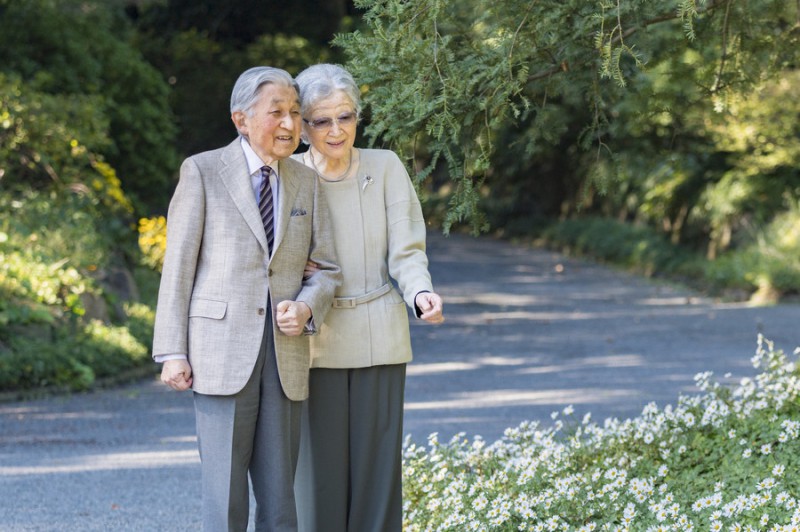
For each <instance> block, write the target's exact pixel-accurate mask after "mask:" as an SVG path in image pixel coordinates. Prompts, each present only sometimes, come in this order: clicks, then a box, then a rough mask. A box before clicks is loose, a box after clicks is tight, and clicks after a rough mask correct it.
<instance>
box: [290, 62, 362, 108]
mask: <svg viewBox="0 0 800 532" xmlns="http://www.w3.org/2000/svg"><path fill="white" fill-rule="evenodd" d="M296 80H297V84H298V85H299V86H300V112H301V113H302V114H303V116H304V117H307V116H308V113H309V112H310V111H311V109H312V108H313V107H314V106H315V105H316V104H317V103H319V102H320V101H321V100H324V99H325V98H328V97H330V96H331V95H333V93H334V92H336V91H337V90H340V91H343V92H344V93H345V94H346V95H347V97H348V98H350V101H351V102H353V107H354V110H355V112H356V114H359V115H360V114H361V93H360V91H359V90H358V85H356V82H355V80H354V79H353V76H351V75H350V73H349V72H348V71H347V70H345V69H344V68H342V67H341V66H339V65H332V64H327V63H323V64H319V65H314V66H310V67H308V68H307V69H305V70H303V71H302V72H300V74H298V75H297V78H296Z"/></svg>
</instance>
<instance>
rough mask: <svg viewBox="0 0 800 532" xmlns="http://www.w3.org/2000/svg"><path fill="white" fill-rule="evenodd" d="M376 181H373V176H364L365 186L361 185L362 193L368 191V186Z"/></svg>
mask: <svg viewBox="0 0 800 532" xmlns="http://www.w3.org/2000/svg"><path fill="white" fill-rule="evenodd" d="M374 181H375V180H374V179H372V176H370V175H366V176H364V184H363V185H361V190H362V192H363V191H364V190H366V189H367V185H371V184H372V183H373V182H374Z"/></svg>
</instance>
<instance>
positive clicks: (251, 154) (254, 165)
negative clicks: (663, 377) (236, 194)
mask: <svg viewBox="0 0 800 532" xmlns="http://www.w3.org/2000/svg"><path fill="white" fill-rule="evenodd" d="M241 139H242V151H244V158H245V159H246V160H247V169H248V171H249V172H250V175H253V174H255V173H256V172H260V171H261V167H262V166H264V161H262V160H261V157H259V156H258V155H256V152H255V151H254V150H253V147H252V146H250V143H249V142H248V141H247V139H246V138H244V137H241ZM272 169H273V170H275V173H276V174H277V173H278V168H277V163H276V164H274V165H272Z"/></svg>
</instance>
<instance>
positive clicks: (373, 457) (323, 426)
mask: <svg viewBox="0 0 800 532" xmlns="http://www.w3.org/2000/svg"><path fill="white" fill-rule="evenodd" d="M405 376H406V366H405V364H398V365H391V366H374V367H370V368H359V369H322V368H318V369H312V370H311V382H310V386H311V391H310V393H311V396H310V398H309V399H308V401H306V404H305V405H304V407H303V416H302V430H301V437H300V440H301V443H300V462H299V464H298V469H297V478H296V480H295V494H296V497H297V511H298V524H299V530H300V531H301V532H400V530H401V528H402V519H403V501H402V495H403V494H402V472H401V460H402V456H401V453H402V443H403V442H402V439H403V394H404V390H405Z"/></svg>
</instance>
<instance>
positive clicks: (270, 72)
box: [231, 66, 300, 114]
mask: <svg viewBox="0 0 800 532" xmlns="http://www.w3.org/2000/svg"><path fill="white" fill-rule="evenodd" d="M269 83H274V84H275V85H281V86H283V87H290V88H293V89H294V90H295V91H297V93H298V94H299V93H300V88H299V87H298V86H297V82H296V81H294V80H293V79H292V76H290V75H289V73H288V72H286V71H285V70H281V69H280V68H274V67H266V66H260V67H253V68H250V69H247V70H245V71H244V72H243V73H242V75H241V76H239V79H237V80H236V84H234V86H233V91H232V92H231V114H233V113H235V112H236V111H241V112H243V113H245V114H250V112H251V109H252V108H253V106H254V105H255V104H256V102H257V101H258V96H259V92H260V90H261V87H262V86H263V85H266V84H269Z"/></svg>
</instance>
